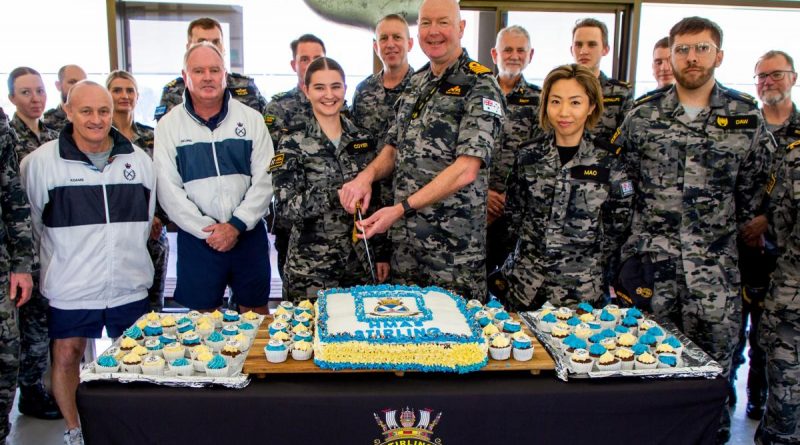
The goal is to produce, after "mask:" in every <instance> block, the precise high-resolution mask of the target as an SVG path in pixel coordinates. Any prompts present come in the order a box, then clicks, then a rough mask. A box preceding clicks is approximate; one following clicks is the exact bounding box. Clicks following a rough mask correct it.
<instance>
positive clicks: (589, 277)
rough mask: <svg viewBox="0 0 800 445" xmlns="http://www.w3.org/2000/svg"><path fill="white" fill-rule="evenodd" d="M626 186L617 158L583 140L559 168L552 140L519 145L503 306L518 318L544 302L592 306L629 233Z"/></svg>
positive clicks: (629, 191) (512, 180) (512, 185)
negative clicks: (514, 237) (513, 240)
mask: <svg viewBox="0 0 800 445" xmlns="http://www.w3.org/2000/svg"><path fill="white" fill-rule="evenodd" d="M632 199H633V185H632V183H631V181H629V180H628V176H627V174H626V173H625V171H624V169H623V166H622V163H621V162H620V159H619V158H618V156H617V154H616V151H611V150H609V149H608V148H605V147H603V146H594V145H592V142H591V137H590V136H589V134H588V133H587V134H586V136H585V137H584V139H583V140H582V141H581V145H580V147H579V148H578V152H577V153H576V154H575V156H574V157H573V158H572V159H571V160H569V161H568V162H567V163H566V164H564V165H562V164H561V159H560V157H559V153H558V149H557V148H556V146H555V140H554V138H553V136H552V135H548V136H541V137H540V138H538V139H537V140H535V141H529V142H528V143H525V144H523V145H522V146H521V147H520V149H519V152H518V153H517V164H516V166H515V168H514V170H513V172H512V175H511V178H510V184H509V189H508V204H507V205H508V207H509V210H510V211H511V214H512V215H513V224H512V231H513V232H514V233H518V234H519V240H518V241H517V246H516V249H515V250H514V252H513V253H512V255H511V256H510V257H509V258H508V260H507V261H506V263H505V264H504V265H503V274H504V275H505V277H506V278H507V280H508V283H509V300H510V302H511V303H512V304H513V305H514V306H516V308H517V309H519V310H523V309H524V310H530V309H531V308H533V307H539V306H541V305H542V304H543V303H544V302H545V301H550V302H551V303H552V304H554V305H557V306H558V305H573V306H574V305H577V304H578V303H580V302H581V301H583V300H587V301H589V302H591V303H593V304H594V303H598V302H599V301H600V300H601V299H602V297H603V290H602V287H601V285H602V278H603V270H604V267H605V266H606V259H607V258H608V254H609V252H612V251H614V250H616V249H617V248H619V246H620V244H621V243H622V241H624V239H625V236H626V234H627V230H628V228H629V226H630V220H631V214H632V208H631V202H632Z"/></svg>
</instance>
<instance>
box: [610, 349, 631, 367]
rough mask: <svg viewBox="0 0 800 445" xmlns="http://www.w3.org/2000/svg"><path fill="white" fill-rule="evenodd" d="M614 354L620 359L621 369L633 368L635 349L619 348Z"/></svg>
mask: <svg viewBox="0 0 800 445" xmlns="http://www.w3.org/2000/svg"><path fill="white" fill-rule="evenodd" d="M614 356H615V357H616V358H618V359H619V362H620V369H622V370H623V371H630V370H631V369H633V361H634V356H633V351H631V350H630V349H628V348H617V349H616V351H614Z"/></svg>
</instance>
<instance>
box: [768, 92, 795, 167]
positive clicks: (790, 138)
mask: <svg viewBox="0 0 800 445" xmlns="http://www.w3.org/2000/svg"><path fill="white" fill-rule="evenodd" d="M772 136H773V137H774V138H775V143H776V144H777V146H778V153H776V154H777V155H778V156H780V157H782V156H783V154H784V153H785V152H786V151H785V150H783V149H785V148H786V147H788V146H789V144H791V143H793V142H795V141H798V140H800V112H798V111H797V106H796V105H794V104H792V114H791V115H789V119H787V120H786V122H784V123H783V124H781V125H779V126H778V127H777V128H775V129H774V130H772Z"/></svg>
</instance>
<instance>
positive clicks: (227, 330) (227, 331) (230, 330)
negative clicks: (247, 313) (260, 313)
mask: <svg viewBox="0 0 800 445" xmlns="http://www.w3.org/2000/svg"><path fill="white" fill-rule="evenodd" d="M220 334H222V335H223V336H224V337H225V339H226V340H230V339H231V338H233V337H236V336H237V335H239V328H238V327H236V325H233V324H228V325H225V326H224V327H223V328H222V330H221V331H220Z"/></svg>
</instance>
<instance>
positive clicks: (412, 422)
mask: <svg viewBox="0 0 800 445" xmlns="http://www.w3.org/2000/svg"><path fill="white" fill-rule="evenodd" d="M397 411H398V410H396V409H394V408H387V409H384V410H383V411H382V414H383V415H382V416H380V415H378V413H372V415H373V417H375V422H376V423H377V424H378V426H379V427H380V428H381V430H382V434H383V439H375V441H374V442H373V445H397V444H403V443H414V444H417V443H418V444H420V445H442V439H440V438H434V437H433V429H434V428H436V425H437V424H438V423H439V420H440V419H441V418H442V413H441V412H439V413H435V412H434V411H433V410H432V409H430V408H424V409H421V410H419V420H417V415H416V410H414V409H413V408H410V407H406V408H404V409H403V410H402V411H401V412H400V416H399V419H398V417H397ZM434 416H435V418H434ZM398 420H399V422H400V423H399V424H398ZM409 439H412V440H414V441H413V442H409Z"/></svg>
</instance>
